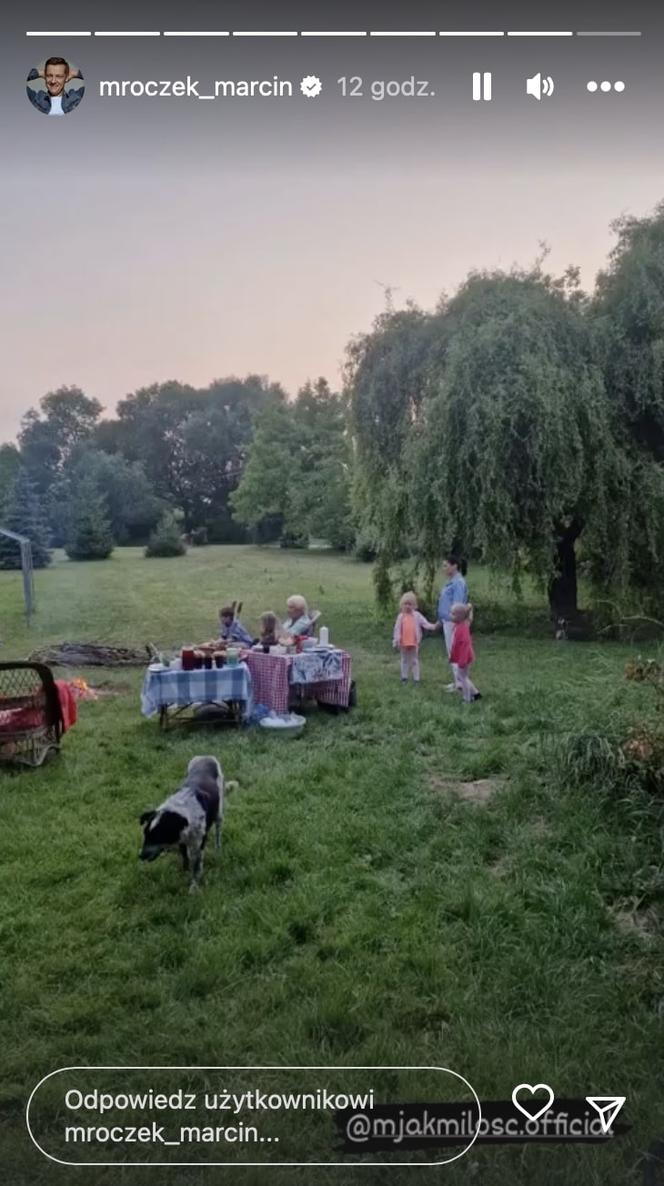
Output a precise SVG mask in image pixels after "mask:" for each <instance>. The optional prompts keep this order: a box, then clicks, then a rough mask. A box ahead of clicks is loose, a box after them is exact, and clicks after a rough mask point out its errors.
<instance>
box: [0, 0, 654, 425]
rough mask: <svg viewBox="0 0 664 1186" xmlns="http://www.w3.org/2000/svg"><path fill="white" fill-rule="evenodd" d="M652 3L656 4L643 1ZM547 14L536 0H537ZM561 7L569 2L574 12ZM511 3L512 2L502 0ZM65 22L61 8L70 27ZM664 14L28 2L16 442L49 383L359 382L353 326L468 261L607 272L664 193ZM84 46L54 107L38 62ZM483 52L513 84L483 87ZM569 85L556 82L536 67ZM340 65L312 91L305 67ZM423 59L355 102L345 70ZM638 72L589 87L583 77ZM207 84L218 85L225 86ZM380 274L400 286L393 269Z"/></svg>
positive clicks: (73, 56)
mask: <svg viewBox="0 0 664 1186" xmlns="http://www.w3.org/2000/svg"><path fill="white" fill-rule="evenodd" d="M648 9H650V14H649V12H648ZM529 11H530V16H528V12H529ZM554 13H555V16H554ZM499 14H500V15H499ZM54 22H56V23H54ZM533 22H534V27H535V29H541V30H545V29H549V30H551V29H553V30H556V29H559V30H574V31H577V32H578V31H583V30H585V31H592V30H598V29H599V30H613V31H619V30H622V31H641V32H642V34H643V35H642V37H640V38H636V37H632V38H580V37H576V36H575V37H574V38H548V39H546V40H545V39H541V40H537V39H534V38H506V37H505V38H500V39H498V38H483V39H480V38H478V39H453V38H441V37H436V38H435V39H431V38H422V37H421V38H355V39H350V38H348V39H342V38H338V39H332V38H327V39H322V38H321V39H315V38H306V39H305V38H302V37H300V38H282V39H278V38H256V39H253V38H237V37H232V38H214V39H213V38H208V39H205V38H173V37H171V38H165V37H163V36H162V37H160V38H141V39H139V38H99V37H91V38H73V37H56V38H53V37H39V38H36V37H35V38H32V37H31V38H28V37H26V35H25V34H26V30H28V29H30V30H34V31H39V30H47V31H48V30H58V29H62V30H63V31H67V30H104V29H105V30H113V29H117V30H122V29H127V30H140V29H145V30H157V31H162V32H163V31H164V30H168V29H170V30H205V29H208V30H251V29H268V30H269V29H271V30H277V29H282V30H296V31H301V30H316V29H318V30H334V29H338V30H343V29H348V30H353V29H354V30H389V29H392V30H401V29H404V30H411V31H412V30H435V31H438V32H440V31H443V30H455V29H456V30H463V29H468V28H470V29H475V30H481V29H487V30H498V31H500V30H509V29H519V28H521V29H524V30H527V29H532V28H533ZM663 49H664V37H663V36H662V22H661V20H660V21H659V24H658V27H656V26H655V24H654V17H653V10H652V6H650V5H645V4H638V3H637V4H631V5H627V4H624V5H618V4H616V3H612V4H609V5H607V4H576V5H571V4H562V5H558V6H556V7H555V9H554V8H553V7H552V8H551V9H550V10H549V13H548V15H544V6H538V16H537V19H536V20H535V19H534V17H533V15H532V6H529V7H528V8H526V7H525V6H523V5H514V4H512V5H510V4H508V5H505V6H504V7H503V6H500V5H497V4H495V3H492V4H490V5H488V4H487V5H484V6H481V5H473V6H472V20H471V19H470V18H469V11H468V5H465V4H454V5H441V4H436V5H433V4H431V3H420V4H418V3H411V4H408V5H403V6H401V7H400V8H399V9H397V8H396V7H395V8H394V9H393V10H392V9H391V8H390V7H386V6H385V5H384V4H382V5H380V4H366V5H362V4H352V5H351V4H345V5H344V4H335V5H334V6H331V5H330V6H326V5H322V4H318V5H315V6H314V5H312V4H309V5H305V4H290V5H283V6H278V7H277V6H276V5H275V4H270V5H269V6H267V5H262V6H261V5H259V4H255V5H252V4H248V3H243V4H239V3H235V4H233V3H229V4H226V5H223V6H219V5H216V4H215V5H210V4H196V3H188V4H187V5H186V6H184V5H182V6H178V5H175V4H172V3H169V4H167V5H166V6H165V7H164V6H163V5H162V6H150V5H145V6H141V5H140V4H139V5H133V6H131V8H125V7H123V6H122V5H120V6H118V5H114V6H112V7H111V6H108V7H107V8H104V7H103V6H101V5H99V4H97V3H88V4H86V5H76V4H72V5H66V4H63V5H61V6H60V7H59V11H58V14H57V21H56V17H55V16H54V9H53V5H51V4H40V3H37V4H33V5H31V6H30V10H29V12H27V10H26V11H25V12H24V14H23V16H21V17H16V18H15V22H14V26H13V28H12V29H10V30H7V31H6V33H5V36H4V38H3V48H2V54H3V56H4V61H3V63H2V71H0V79H1V86H2V91H1V98H2V105H3V113H4V116H5V118H4V120H3V125H2V154H3V156H2V159H3V162H4V166H5V167H4V169H3V186H2V200H1V214H0V217H1V234H2V242H3V257H4V263H3V268H2V276H3V282H2V289H1V292H0V314H1V317H2V325H3V330H4V335H3V368H2V378H1V385H2V386H1V390H0V439H3V440H9V439H12V438H13V437H14V435H15V433H16V430H17V428H18V425H19V421H20V417H21V415H22V414H23V413H24V412H25V411H26V410H27V409H28V408H29V407H30V406H33V405H35V404H36V403H37V402H38V400H39V398H40V397H41V396H42V395H44V394H45V393H46V392H47V391H48V390H52V389H54V388H56V387H58V386H60V385H62V384H78V385H79V386H81V387H82V388H83V389H84V390H85V391H86V393H87V394H89V395H91V396H96V397H97V398H98V399H100V400H101V402H102V403H103V404H104V406H105V408H106V410H107V414H110V413H111V412H112V410H113V407H114V405H115V403H116V401H117V400H118V399H120V398H122V397H123V396H124V395H126V394H127V393H128V392H130V391H133V390H136V389H137V388H138V387H140V386H143V385H145V384H148V383H152V382H155V381H160V380H166V379H170V378H175V379H180V380H182V381H183V382H189V383H193V384H196V385H204V384H206V383H208V382H210V380H212V379H213V378H215V377H222V376H225V375H228V374H231V373H234V374H237V375H244V374H246V373H247V372H258V373H260V374H266V375H268V376H269V377H270V378H271V379H273V380H278V381H280V382H281V383H283V384H284V385H285V387H286V388H287V389H288V390H289V391H290V392H295V390H296V389H297V387H298V386H299V385H300V384H302V383H303V382H304V381H305V380H306V379H307V378H315V377H316V376H318V375H320V374H323V375H325V376H326V377H327V378H328V379H329V381H330V382H331V383H332V384H335V383H339V382H340V367H341V364H342V362H343V357H344V350H345V346H346V343H347V342H348V340H349V338H350V337H351V336H352V335H353V334H355V333H358V332H363V331H365V330H367V329H368V328H369V327H370V325H371V322H372V319H373V318H374V316H375V315H376V314H377V313H378V312H379V311H380V309H381V307H382V306H383V302H384V297H383V292H382V289H381V287H380V284H389V285H391V286H393V288H394V289H395V301H396V302H397V303H400V302H402V301H403V300H405V299H407V298H412V299H414V300H415V301H417V302H418V303H420V304H422V305H424V306H431V305H433V304H434V303H435V302H436V300H437V299H438V297H439V295H440V293H441V291H442V290H446V291H447V292H452V291H453V290H454V288H455V287H456V286H457V285H458V284H459V282H460V281H461V280H462V279H463V277H464V276H465V275H466V273H467V272H468V271H469V269H471V268H480V267H505V268H508V267H510V265H512V264H513V263H518V264H524V265H527V264H529V263H531V262H532V261H533V259H534V258H535V257H536V256H537V254H538V253H539V250H540V248H539V244H540V243H541V241H542V240H545V241H546V242H547V243H548V244H549V245H550V247H551V255H550V257H549V265H550V267H551V269H552V270H553V271H556V272H559V271H562V270H563V269H564V268H565V267H566V266H567V265H568V264H570V263H575V264H579V265H580V266H581V269H582V276H583V281H584V284H585V285H586V286H591V285H592V283H593V279H594V276H595V274H596V272H597V270H598V269H599V268H600V267H601V266H602V265H603V263H604V262H605V259H606V256H607V253H608V251H609V250H610V247H611V243H612V236H611V232H610V228H609V224H610V222H611V220H612V219H614V218H615V217H616V216H617V215H619V214H621V213H624V212H630V213H633V214H639V215H640V214H644V213H647V212H648V211H650V210H651V209H652V208H653V206H654V205H655V204H656V203H657V202H658V201H659V200H660V199H662V198H664V164H663V163H662V154H661V150H660V141H661V124H662V100H663V97H664V87H663V86H662V69H661V58H662V50H663ZM50 54H57V55H63V56H65V57H67V58H68V59H69V60H71V61H73V62H74V63H76V64H77V65H80V67H81V69H82V72H83V74H84V76H85V81H86V94H85V97H84V99H83V101H82V103H81V105H80V107H79V108H78V109H77V110H76V111H73V112H72V113H71V114H70V115H67V116H64V117H62V118H59V119H51V118H48V117H46V116H44V115H42V114H41V113H40V112H38V111H37V110H35V109H34V108H33V107H32V106H31V104H30V103H29V102H28V99H27V97H26V92H25V80H26V76H27V74H28V71H29V69H30V67H31V66H33V65H38V64H39V63H41V62H43V61H44V59H45V57H47V56H48V55H50ZM473 71H481V72H484V71H491V72H492V74H493V99H492V101H491V102H482V101H480V102H474V101H473V98H472V73H473ZM538 71H541V72H542V73H543V74H544V75H551V77H552V78H553V79H554V83H555V92H554V94H553V96H551V97H546V98H543V99H542V100H541V101H540V102H537V101H536V100H535V99H533V98H532V97H531V96H528V95H526V91H525V80H526V78H527V77H528V76H531V75H534V74H535V73H536V72H538ZM187 74H189V75H191V76H193V77H194V78H198V79H200V80H201V90H202V91H204V90H205V89H206V84H210V86H212V85H213V83H214V80H215V79H235V80H238V79H242V78H247V79H251V78H256V79H259V78H271V77H272V76H273V75H275V74H276V75H277V76H278V77H279V78H281V79H288V80H292V81H293V83H294V84H295V94H294V96H293V97H292V98H282V99H277V98H254V99H248V98H245V99H240V98H237V99H234V100H231V99H228V98H226V99H217V100H215V101H214V102H198V101H196V100H195V99H184V98H170V99H168V98H161V99H157V98H153V99H147V98H130V97H127V98H124V99H121V98H115V99H109V98H102V97H101V96H100V95H99V93H98V90H99V81H100V79H114V78H117V79H143V80H146V79H150V78H154V79H158V80H161V79H175V78H185V77H186V76H187ZM308 74H316V75H318V76H319V77H320V78H321V80H322V83H323V92H322V94H321V95H320V97H318V98H310V99H308V98H305V97H304V96H302V95H301V94H300V93H299V81H300V79H301V77H302V76H303V75H308ZM411 75H414V76H415V78H416V79H421V80H426V81H427V82H428V84H429V91H432V92H435V93H433V94H428V95H427V96H426V97H421V98H398V99H386V100H385V101H383V102H376V101H374V100H372V99H371V98H369V97H368V96H366V97H364V98H346V99H344V98H342V96H341V93H340V86H339V85H338V83H337V79H339V78H340V77H344V76H345V77H348V78H350V77H352V76H361V77H362V78H363V80H364V89H365V91H366V90H368V89H369V84H370V83H371V81H372V80H374V79H406V78H409V77H410V76H411ZM604 79H608V80H611V81H612V82H615V81H616V80H622V81H624V82H625V90H624V92H623V93H621V94H616V93H615V92H612V93H611V94H602V93H600V92H599V91H598V92H597V93H596V94H589V93H588V91H587V85H586V84H587V81H589V80H597V81H601V80H604ZM207 89H209V87H208V88H207ZM379 282H380V283H379Z"/></svg>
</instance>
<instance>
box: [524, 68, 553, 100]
mask: <svg viewBox="0 0 664 1186" xmlns="http://www.w3.org/2000/svg"><path fill="white" fill-rule="evenodd" d="M554 90H555V84H554V81H553V79H552V77H551V75H550V74H548V75H545V76H544V77H542V75H541V74H533V77H532V78H527V79H526V94H527V95H532V97H533V99H537V101H538V102H539V101H540V99H541V98H542V96H543V95H544V96H545V97H546V98H548V97H549V96H550V95H552V94H553V92H554Z"/></svg>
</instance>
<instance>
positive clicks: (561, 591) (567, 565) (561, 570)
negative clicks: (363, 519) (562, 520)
mask: <svg viewBox="0 0 664 1186" xmlns="http://www.w3.org/2000/svg"><path fill="white" fill-rule="evenodd" d="M581 530H582V524H581V523H580V522H579V520H578V519H572V521H571V523H570V524H569V525H568V526H567V527H563V528H561V530H560V533H559V535H558V539H557V540H556V554H555V566H556V575H555V576H554V578H553V580H552V581H550V583H549V608H550V610H551V617H552V618H553V619H554V621H556V622H557V621H558V620H559V619H560V618H564V619H566V620H567V621H569V620H570V619H571V620H573V619H574V618H576V617H577V616H578V612H579V607H578V598H577V594H578V589H577V576H576V547H575V545H576V541H577V539H578V538H579V536H580V534H581Z"/></svg>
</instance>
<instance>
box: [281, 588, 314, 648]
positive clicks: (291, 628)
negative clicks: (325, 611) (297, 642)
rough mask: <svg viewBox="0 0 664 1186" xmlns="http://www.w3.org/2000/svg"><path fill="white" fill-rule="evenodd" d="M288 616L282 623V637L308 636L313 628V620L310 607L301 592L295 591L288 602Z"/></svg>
mask: <svg viewBox="0 0 664 1186" xmlns="http://www.w3.org/2000/svg"><path fill="white" fill-rule="evenodd" d="M286 612H287V614H288V617H287V618H286V621H285V622H283V623H282V627H281V633H282V637H285V638H287V639H296V638H308V636H309V635H310V634H311V632H312V629H313V622H312V620H311V618H310V616H309V607H308V606H307V603H306V601H305V599H304V597H301V596H300V595H299V593H294V594H293V596H292V597H289V598H288V601H287V602H286Z"/></svg>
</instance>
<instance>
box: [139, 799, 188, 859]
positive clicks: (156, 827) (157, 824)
mask: <svg viewBox="0 0 664 1186" xmlns="http://www.w3.org/2000/svg"><path fill="white" fill-rule="evenodd" d="M140 822H141V826H142V828H143V847H142V848H141V851H140V853H139V854H138V855H139V859H140V860H141V861H156V859H157V857H158V856H161V854H162V852H166V851H167V849H169V848H176V847H177V845H178V844H180V841H181V838H182V833H183V832H184V830H185V828H186V827H187V826H188V820H186V819H185V817H184V816H183V815H180V814H179V812H177V811H144V812H143V814H142V816H141V821H140Z"/></svg>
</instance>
